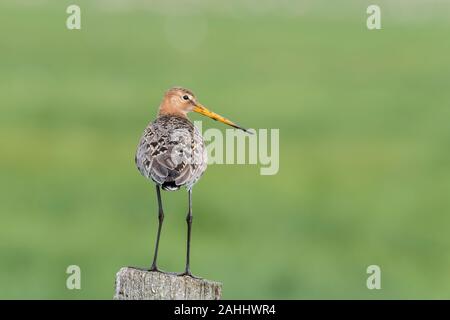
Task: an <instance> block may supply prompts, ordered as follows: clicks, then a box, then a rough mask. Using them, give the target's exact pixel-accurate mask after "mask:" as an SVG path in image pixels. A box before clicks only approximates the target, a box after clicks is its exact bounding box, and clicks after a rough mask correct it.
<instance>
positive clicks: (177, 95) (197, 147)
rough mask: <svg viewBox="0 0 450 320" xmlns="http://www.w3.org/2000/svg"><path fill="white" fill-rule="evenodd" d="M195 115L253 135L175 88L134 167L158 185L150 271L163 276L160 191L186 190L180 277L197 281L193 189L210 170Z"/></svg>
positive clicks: (189, 93)
mask: <svg viewBox="0 0 450 320" xmlns="http://www.w3.org/2000/svg"><path fill="white" fill-rule="evenodd" d="M192 111H193V112H197V113H200V114H202V115H204V116H207V117H209V118H211V119H213V120H216V121H219V122H222V123H224V124H227V125H229V126H231V127H233V128H236V129H240V130H243V131H244V132H247V133H251V132H250V131H248V130H247V129H245V128H243V127H241V126H239V125H237V124H236V123H234V122H232V121H230V120H228V119H227V118H224V117H223V116H221V115H219V114H217V113H214V112H212V111H210V110H208V109H207V108H206V107H205V106H203V105H202V104H201V103H199V102H198V100H197V98H196V96H195V95H194V93H193V92H192V91H191V90H188V89H185V88H182V87H173V88H171V89H169V90H168V91H166V92H165V94H164V97H163V99H162V101H161V103H160V105H159V109H158V114H157V117H156V120H154V121H151V122H150V123H149V124H148V125H147V127H146V128H145V130H144V133H143V134H142V136H141V138H140V140H139V143H138V147H137V150H136V155H135V163H136V166H137V169H138V170H139V172H140V173H141V175H142V176H144V177H145V178H147V179H149V180H150V181H152V182H153V183H154V184H155V185H156V198H157V201H158V231H157V235H156V243H155V251H154V254H153V262H152V265H151V267H150V269H149V271H156V272H162V271H161V270H160V269H159V268H158V266H157V257H158V248H159V240H160V236H161V229H162V225H163V221H164V210H163V205H162V199H161V189H162V190H164V191H176V190H179V189H180V188H182V187H185V188H186V190H187V193H188V213H187V215H186V222H187V242H186V266H185V270H184V272H183V273H180V274H178V275H180V276H190V277H194V278H195V276H193V275H192V272H191V268H190V250H191V229H192V219H193V215H192V187H193V186H194V185H195V184H196V183H197V182H198V180H199V179H200V177H201V176H202V175H203V173H204V172H205V170H206V168H207V152H206V147H205V142H204V140H203V137H202V135H201V133H200V131H199V130H198V128H197V127H196V126H194V124H193V123H192V122H191V121H190V120H189V118H188V117H187V114H188V113H189V112H192Z"/></svg>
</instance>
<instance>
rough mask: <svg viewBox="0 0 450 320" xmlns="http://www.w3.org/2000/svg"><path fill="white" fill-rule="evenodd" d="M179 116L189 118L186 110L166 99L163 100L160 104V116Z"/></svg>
mask: <svg viewBox="0 0 450 320" xmlns="http://www.w3.org/2000/svg"><path fill="white" fill-rule="evenodd" d="M167 115H169V116H178V117H182V118H186V119H187V118H188V117H187V114H186V112H184V111H183V110H180V108H178V107H175V106H174V105H173V104H171V103H167V102H166V101H163V102H162V103H161V105H160V106H159V111H158V116H167Z"/></svg>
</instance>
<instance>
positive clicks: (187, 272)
mask: <svg viewBox="0 0 450 320" xmlns="http://www.w3.org/2000/svg"><path fill="white" fill-rule="evenodd" d="M188 197H189V211H188V214H187V216H186V222H187V227H188V230H187V248H186V249H187V253H186V269H185V270H184V273H182V274H181V275H183V276H191V277H192V273H191V266H190V256H191V228H192V190H191V189H189V190H188Z"/></svg>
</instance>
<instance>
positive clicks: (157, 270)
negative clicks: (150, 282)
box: [148, 264, 164, 273]
mask: <svg viewBox="0 0 450 320" xmlns="http://www.w3.org/2000/svg"><path fill="white" fill-rule="evenodd" d="M148 271H151V272H162V273H164V271H162V270H160V269H159V268H158V267H157V266H156V264H152V266H151V267H150V269H148Z"/></svg>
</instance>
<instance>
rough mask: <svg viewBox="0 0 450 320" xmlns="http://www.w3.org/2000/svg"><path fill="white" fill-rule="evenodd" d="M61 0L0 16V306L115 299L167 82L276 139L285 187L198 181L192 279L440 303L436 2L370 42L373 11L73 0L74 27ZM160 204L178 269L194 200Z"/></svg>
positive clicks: (176, 198)
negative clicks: (2, 301)
mask: <svg viewBox="0 0 450 320" xmlns="http://www.w3.org/2000/svg"><path fill="white" fill-rule="evenodd" d="M72 3H73V1H42V0H41V1H31V0H30V1H12V0H6V1H2V2H1V3H0V298H8V299H9V298H27V299H34V298H43V299H47V298H58V299H81V298H86V299H110V298H111V297H112V295H113V287H114V277H115V273H116V272H117V271H118V269H119V268H120V267H121V266H127V265H133V266H141V267H146V266H149V265H150V264H151V259H152V254H153V245H154V239H155V235H156V226H157V215H156V214H157V213H156V198H155V194H154V187H153V186H152V185H151V184H150V183H149V182H148V181H146V180H145V179H144V178H142V177H141V176H140V175H139V173H138V171H137V170H136V169H135V167H134V152H135V148H136V145H137V142H138V139H139V137H140V135H141V133H142V131H143V129H144V127H145V125H146V124H147V123H148V121H150V120H151V119H153V118H154V116H155V113H156V108H157V106H158V103H159V101H160V99H161V96H162V93H163V92H164V91H165V90H166V89H167V88H169V87H171V86H173V85H181V86H185V87H188V88H191V89H192V90H193V91H194V92H195V93H196V94H197V96H198V97H199V99H200V101H202V102H203V103H204V104H205V105H207V106H208V107H210V108H211V109H212V110H215V111H217V112H219V113H221V114H223V115H226V116H228V117H229V118H230V119H232V120H235V121H236V122H238V123H242V124H243V125H245V126H249V127H252V128H256V129H258V128H278V129H280V170H279V173H278V174H277V175H273V176H261V175H260V174H259V167H258V166H255V165H212V166H210V167H209V169H208V171H207V172H206V174H205V175H204V177H203V178H202V180H201V181H200V182H199V183H198V185H197V186H196V187H195V188H194V226H193V244H192V246H193V247H192V248H193V249H192V269H193V272H194V273H195V274H198V275H201V276H203V277H206V278H209V279H214V280H219V281H222V282H223V283H224V291H223V293H224V298H227V299H244V298H247V299H271V298H275V299H282V298H286V299H300V298H326V299H333V298H368V299H379V298H387V299H391V298H447V299H448V298H450V271H449V270H450V255H449V252H450V251H449V250H450V232H449V225H450V197H449V194H450V148H449V145H450V125H449V123H450V122H449V119H450V107H449V106H450V90H449V85H450V38H449V36H450V19H449V17H450V3H449V2H448V1H447V2H446V1H400V0H397V1H379V2H378V3H379V4H380V6H381V7H382V27H383V29H382V30H379V31H369V30H367V28H366V22H365V20H366V17H367V15H366V8H367V6H368V5H369V4H372V2H369V1H348V0H347V1H339V4H338V3H333V4H331V3H330V1H282V2H279V1H260V2H259V1H258V2H256V1H227V2H226V3H225V2H224V3H219V2H217V3H215V2H211V1H208V2H206V1H204V2H203V1H188V2H183V1H170V2H163V1H153V2H149V3H147V2H144V1H136V0H134V1H76V3H77V4H79V5H80V6H81V9H82V30H80V31H69V30H67V29H66V27H65V20H66V18H67V14H66V12H65V11H66V8H67V6H68V5H69V4H72ZM191 118H192V119H195V120H200V119H201V116H198V115H193V116H192V117H191ZM203 120H205V119H203ZM203 126H204V127H208V126H209V127H217V128H220V129H221V130H224V129H225V128H224V126H223V125H221V124H218V123H216V122H213V121H208V120H205V121H204V122H203ZM163 197H164V200H165V210H166V220H165V225H164V230H163V234H162V239H161V248H160V256H159V263H160V266H161V268H163V269H165V270H170V271H182V270H183V266H184V257H185V237H186V230H185V220H184V218H185V213H186V210H187V203H186V202H187V199H186V193H185V192H184V191H180V192H177V193H167V192H166V193H164V194H163ZM71 264H76V265H79V266H80V267H81V271H82V282H81V286H82V289H81V290H72V291H71V290H67V289H66V286H65V283H66V277H67V274H66V273H65V270H66V268H67V266H68V265H71ZM372 264H376V265H379V266H380V267H381V269H382V289H381V290H368V289H367V288H366V278H367V276H368V275H367V274H366V268H367V266H369V265H372Z"/></svg>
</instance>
